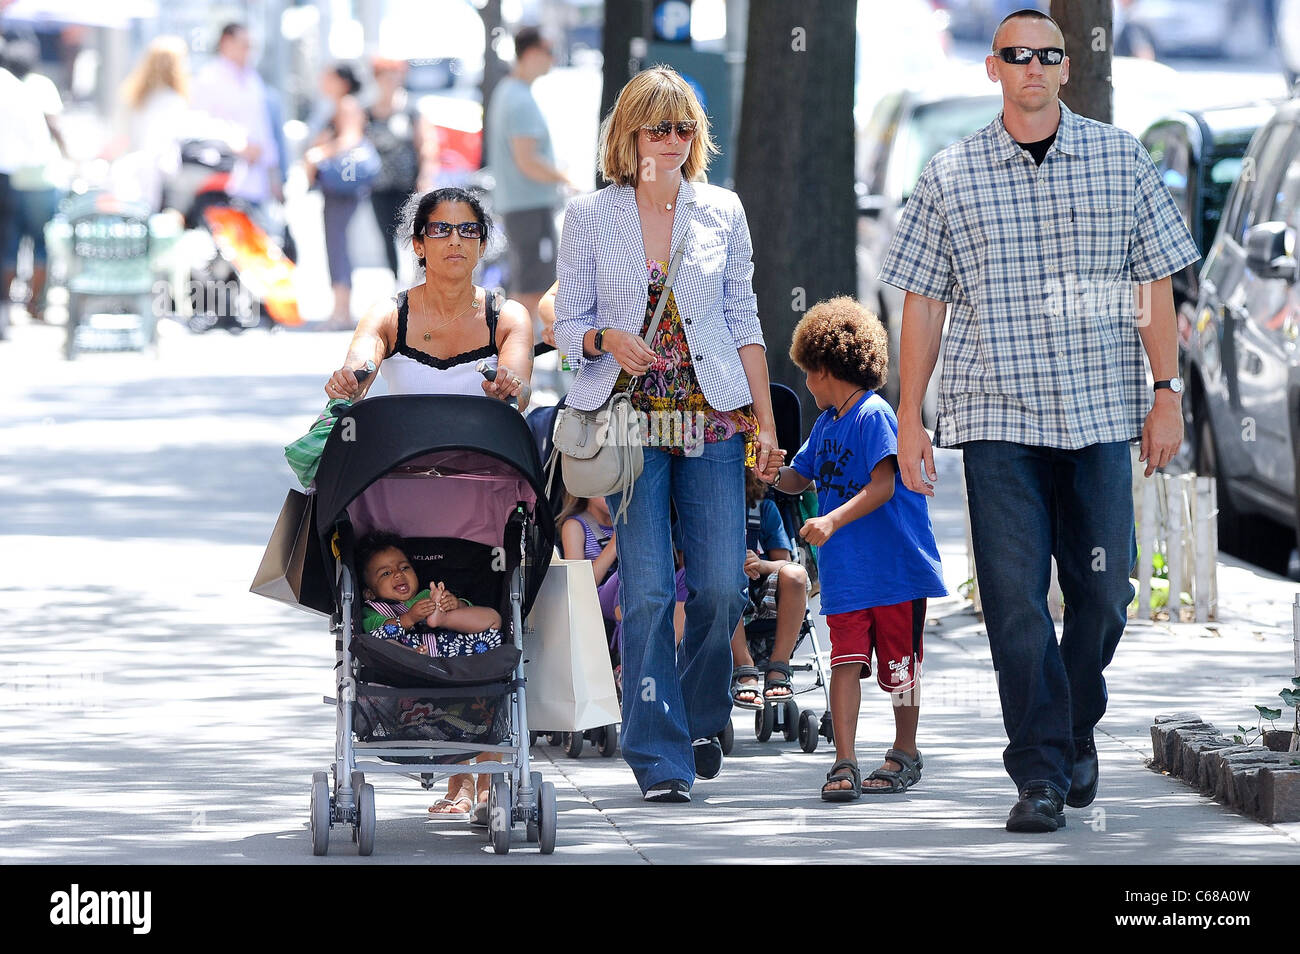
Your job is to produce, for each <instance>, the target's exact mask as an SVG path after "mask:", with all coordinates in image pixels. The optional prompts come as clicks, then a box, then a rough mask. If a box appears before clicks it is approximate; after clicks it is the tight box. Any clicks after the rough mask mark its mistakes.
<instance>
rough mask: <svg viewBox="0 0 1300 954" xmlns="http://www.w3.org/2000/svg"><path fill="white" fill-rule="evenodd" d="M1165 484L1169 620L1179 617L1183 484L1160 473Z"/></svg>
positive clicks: (1182, 552)
mask: <svg viewBox="0 0 1300 954" xmlns="http://www.w3.org/2000/svg"><path fill="white" fill-rule="evenodd" d="M1160 479H1161V480H1163V481H1164V485H1165V503H1166V504H1167V506H1168V510H1169V526H1168V533H1167V535H1166V537H1165V569H1166V571H1167V572H1168V574H1169V602H1168V603H1167V604H1166V607H1165V608H1166V609H1168V610H1169V621H1170V622H1173V623H1177V622H1178V621H1179V619H1180V618H1181V612H1180V611H1181V610H1182V605H1183V603H1182V593H1183V569H1184V566H1183V564H1184V559H1185V554H1184V551H1183V484H1182V482H1181V481H1180V480H1179V479H1178V478H1177V477H1169V476H1167V475H1162V476H1161V478H1160Z"/></svg>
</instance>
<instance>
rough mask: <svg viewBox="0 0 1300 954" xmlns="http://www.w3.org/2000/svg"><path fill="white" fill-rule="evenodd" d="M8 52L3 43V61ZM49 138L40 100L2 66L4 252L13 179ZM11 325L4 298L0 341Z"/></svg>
mask: <svg viewBox="0 0 1300 954" xmlns="http://www.w3.org/2000/svg"><path fill="white" fill-rule="evenodd" d="M4 48H5V44H4V43H3V40H0V58H2V57H3V52H4ZM0 63H3V59H0ZM48 136H49V128H48V126H47V125H46V122H45V116H44V114H43V113H42V111H41V107H40V105H39V104H38V103H37V101H36V98H35V97H33V96H32V95H31V93H30V91H29V90H28V89H27V87H25V86H24V85H23V83H22V81H21V80H20V79H18V77H16V76H14V75H13V74H12V73H10V72H9V70H7V69H5V68H4V66H3V65H0V249H3V248H6V247H7V246H8V244H9V235H10V231H11V230H12V229H13V228H15V227H16V225H17V223H16V222H15V215H16V212H15V209H14V204H15V198H14V194H13V186H12V178H13V176H14V175H15V174H16V173H18V172H19V171H20V170H22V169H26V168H29V167H30V166H32V165H33V164H34V163H35V162H36V161H37V157H38V156H39V155H40V154H41V152H40V150H41V147H42V144H43V143H44V141H45V140H46V137H48ZM8 325H9V298H8V296H7V295H4V296H0V338H3V337H5V336H6V334H7V329H8Z"/></svg>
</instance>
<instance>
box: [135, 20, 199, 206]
mask: <svg viewBox="0 0 1300 954" xmlns="http://www.w3.org/2000/svg"><path fill="white" fill-rule="evenodd" d="M188 59H189V51H188V48H187V47H186V45H185V41H184V40H182V39H181V38H180V37H176V36H160V37H158V38H157V39H155V40H154V41H153V42H152V43H150V44H149V48H148V49H147V50H146V51H145V54H144V56H143V57H142V58H141V60H140V62H139V63H137V64H136V67H135V69H133V70H132V71H131V73H130V74H129V75H128V76H127V78H126V80H125V81H124V82H123V83H122V88H121V95H122V101H123V102H124V103H125V105H126V108H127V120H126V122H127V140H128V146H127V148H128V149H129V150H130V151H131V155H132V159H131V160H130V161H131V162H132V164H133V167H134V169H135V171H136V175H137V178H138V180H139V182H140V190H141V198H142V199H143V200H144V201H145V202H148V203H150V205H151V206H152V207H153V208H154V209H159V208H161V207H162V197H163V183H164V182H165V181H166V179H167V178H168V177H170V176H172V175H175V174H176V172H177V170H178V169H179V168H180V139H179V137H180V136H181V135H182V134H183V132H184V130H185V129H186V128H187V127H188V126H189V125H191V123H190V122H189V121H188V120H189V116H190V104H189V95H190V77H189V63H188Z"/></svg>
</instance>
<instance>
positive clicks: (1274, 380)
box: [1182, 100, 1300, 573]
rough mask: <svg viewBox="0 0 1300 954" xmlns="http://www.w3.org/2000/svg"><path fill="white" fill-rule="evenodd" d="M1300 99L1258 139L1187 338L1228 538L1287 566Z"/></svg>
mask: <svg viewBox="0 0 1300 954" xmlns="http://www.w3.org/2000/svg"><path fill="white" fill-rule="evenodd" d="M1297 227H1300V100H1293V101H1291V102H1289V103H1286V104H1284V105H1282V106H1280V107H1278V109H1277V110H1276V112H1275V113H1274V115H1273V117H1272V118H1271V119H1270V120H1269V121H1268V122H1267V123H1266V124H1265V125H1264V127H1263V128H1262V129H1260V131H1259V132H1258V133H1257V134H1256V135H1255V137H1254V138H1253V139H1252V141H1251V145H1250V149H1249V151H1248V152H1247V153H1246V156H1245V158H1244V159H1243V162H1242V167H1241V174H1240V175H1239V176H1238V178H1237V181H1236V184H1235V185H1234V186H1233V188H1232V192H1231V193H1230V194H1229V196H1228V201H1227V205H1226V206H1225V208H1224V212H1223V219H1222V221H1221V222H1220V225H1219V231H1218V234H1217V235H1216V237H1215V240H1214V244H1213V245H1212V246H1211V248H1210V250H1209V252H1208V253H1207V254H1206V256H1205V264H1204V266H1203V267H1202V269H1201V277H1200V290H1199V294H1198V296H1197V304H1196V309H1195V313H1194V316H1193V321H1192V324H1191V327H1190V329H1189V334H1188V336H1187V338H1186V339H1185V340H1184V341H1183V342H1182V344H1183V348H1182V360H1183V362H1184V365H1183V377H1184V378H1185V379H1186V382H1187V394H1186V396H1185V398H1184V401H1183V408H1184V414H1185V415H1186V417H1187V424H1188V428H1187V438H1188V440H1189V442H1190V443H1191V448H1192V454H1193V455H1194V459H1195V461H1196V469H1197V471H1199V472H1200V473H1203V474H1214V475H1216V476H1217V477H1218V478H1219V481H1218V493H1219V543H1220V546H1222V547H1223V548H1224V549H1226V550H1230V551H1233V552H1236V553H1238V554H1240V555H1242V556H1244V557H1246V558H1247V559H1251V560H1253V561H1254V562H1256V563H1259V564H1260V565H1262V566H1265V567H1267V568H1268V569H1272V570H1275V571H1277V572H1282V573H1284V572H1286V569H1287V561H1288V558H1289V556H1290V553H1291V550H1292V548H1293V547H1294V546H1295V543H1296V533H1297V530H1296V528H1297V524H1298V523H1300V513H1298V512H1297V500H1298V499H1300V490H1298V487H1297V476H1298V475H1300V467H1298V466H1297V453H1298V451H1300V340H1298V339H1300V285H1298V284H1297V279H1300V269H1298V268H1297V264H1296V257H1295V240H1296V229H1297Z"/></svg>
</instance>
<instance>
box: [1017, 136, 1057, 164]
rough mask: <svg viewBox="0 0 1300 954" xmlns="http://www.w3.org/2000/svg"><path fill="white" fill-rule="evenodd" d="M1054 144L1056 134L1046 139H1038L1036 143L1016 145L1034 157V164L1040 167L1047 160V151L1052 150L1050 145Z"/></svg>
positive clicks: (1018, 143) (1019, 143)
mask: <svg viewBox="0 0 1300 954" xmlns="http://www.w3.org/2000/svg"><path fill="white" fill-rule="evenodd" d="M1054 142H1056V133H1052V134H1051V135H1050V136H1048V137H1047V138H1046V139H1040V140H1039V141H1038V142H1017V143H1016V145H1017V146H1019V147H1020V148H1021V149H1025V150H1027V151H1028V152H1029V154H1030V155H1031V156H1033V157H1034V164H1035V165H1038V166H1041V165H1042V164H1043V160H1044V159H1046V158H1047V150H1049V149H1051V148H1052V143H1054Z"/></svg>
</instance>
